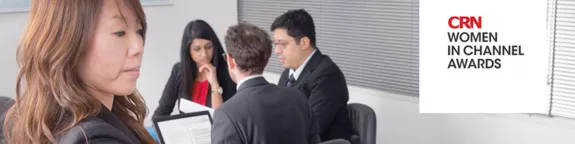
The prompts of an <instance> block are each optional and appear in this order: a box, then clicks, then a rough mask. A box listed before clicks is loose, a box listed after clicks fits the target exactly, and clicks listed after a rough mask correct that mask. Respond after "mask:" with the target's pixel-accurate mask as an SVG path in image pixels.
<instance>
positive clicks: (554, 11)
mask: <svg viewBox="0 0 575 144" xmlns="http://www.w3.org/2000/svg"><path fill="white" fill-rule="evenodd" d="M547 17H548V29H549V32H550V34H549V36H550V37H549V45H550V46H549V47H550V58H549V73H550V74H549V77H548V79H549V81H548V82H549V83H548V84H549V86H550V106H549V115H555V116H563V117H569V118H575V0H548V15H547Z"/></svg>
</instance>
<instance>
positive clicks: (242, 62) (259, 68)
mask: <svg viewBox="0 0 575 144" xmlns="http://www.w3.org/2000/svg"><path fill="white" fill-rule="evenodd" d="M225 44H226V50H227V52H228V54H229V55H230V56H231V57H233V58H234V59H235V61H236V63H237V65H238V67H239V68H240V69H242V70H244V71H246V72H249V73H251V74H259V73H263V72H264V68H265V67H266V65H267V63H268V60H269V59H270V56H271V54H272V40H271V39H270V37H269V35H268V34H267V33H266V32H265V31H264V30H262V29H260V28H258V27H257V26H255V25H252V24H249V23H240V24H237V25H234V26H231V27H230V28H228V31H227V33H226V38H225Z"/></svg>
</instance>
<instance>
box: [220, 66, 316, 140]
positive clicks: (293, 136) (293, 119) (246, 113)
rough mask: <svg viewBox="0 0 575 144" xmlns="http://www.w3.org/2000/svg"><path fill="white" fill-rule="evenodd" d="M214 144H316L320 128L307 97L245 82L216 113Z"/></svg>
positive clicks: (258, 81) (261, 81)
mask: <svg viewBox="0 0 575 144" xmlns="http://www.w3.org/2000/svg"><path fill="white" fill-rule="evenodd" d="M213 120H214V124H213V126H212V143H214V144H268V143H269V144H272V143H273V144H282V143H285V144H311V143H313V144H315V143H318V142H319V136H318V135H317V125H316V122H315V120H314V119H313V113H312V111H311V110H310V108H309V105H308V104H307V102H306V100H305V98H304V96H303V95H302V94H301V93H300V92H298V91H296V90H292V89H287V88H282V87H278V86H276V85H274V84H270V83H268V82H267V81H266V80H265V79H264V78H263V77H256V78H253V79H250V80H247V81H245V82H244V83H243V84H241V86H240V87H239V89H238V91H237V93H236V95H234V96H233V97H232V98H231V99H230V100H228V101H227V102H226V103H224V104H223V105H221V106H220V107H219V108H218V109H216V111H215V112H214V118H213Z"/></svg>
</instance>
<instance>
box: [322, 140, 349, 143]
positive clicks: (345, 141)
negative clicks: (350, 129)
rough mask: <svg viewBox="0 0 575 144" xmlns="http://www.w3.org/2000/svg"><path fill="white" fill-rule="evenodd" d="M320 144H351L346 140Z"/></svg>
mask: <svg viewBox="0 0 575 144" xmlns="http://www.w3.org/2000/svg"><path fill="white" fill-rule="evenodd" d="M319 144H350V143H349V141H347V140H344V139H333V140H329V141H324V142H321V143H319Z"/></svg>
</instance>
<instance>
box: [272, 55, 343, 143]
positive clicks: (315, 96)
mask: <svg viewBox="0 0 575 144" xmlns="http://www.w3.org/2000/svg"><path fill="white" fill-rule="evenodd" d="M288 77H289V69H285V70H284V71H283V73H282V75H281V77H280V80H279V83H278V85H280V86H286V85H287V80H288V79H289V78H288ZM293 87H294V88H297V89H298V90H299V91H301V92H302V93H304V94H305V95H306V96H307V99H308V103H309V104H310V106H311V108H312V110H313V112H314V114H315V117H316V118H317V120H318V124H319V135H320V137H321V140H322V141H327V140H332V139H338V138H341V139H345V140H348V141H349V140H350V139H351V134H352V129H351V124H350V122H349V116H348V112H347V101H348V100H349V93H348V90H347V84H346V82H345V77H344V75H343V73H342V72H341V70H340V69H339V67H338V66H337V65H336V64H335V63H334V62H333V61H332V60H331V59H330V58H329V56H327V55H323V54H322V53H321V52H320V51H319V49H318V50H317V51H316V52H315V53H314V55H313V56H312V57H311V58H310V60H309V61H308V63H307V64H306V66H305V68H304V69H303V71H302V73H301V74H300V75H299V77H298V78H297V81H296V82H295V83H294V84H293Z"/></svg>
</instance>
